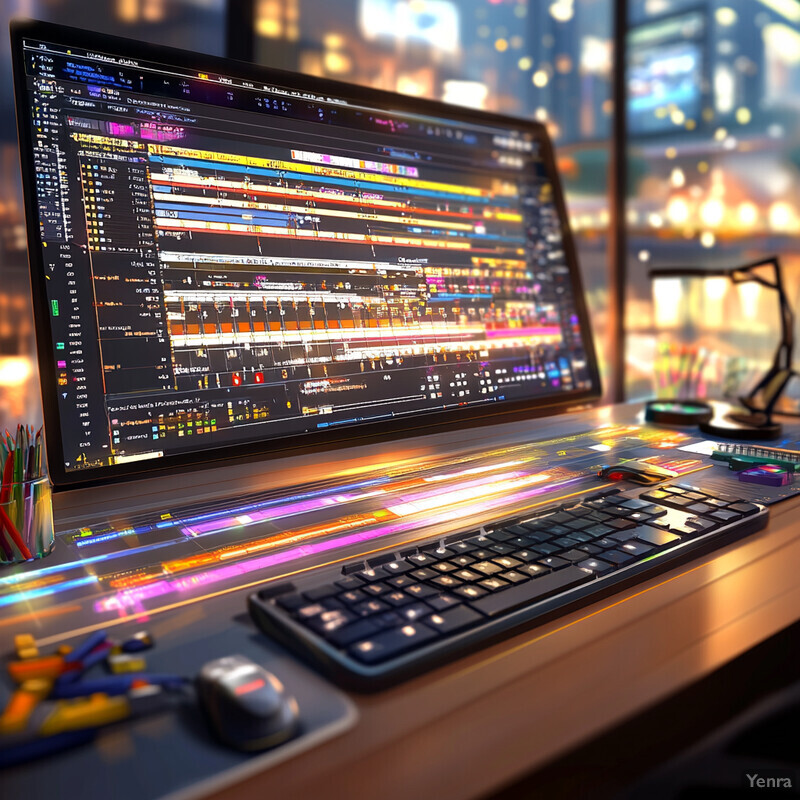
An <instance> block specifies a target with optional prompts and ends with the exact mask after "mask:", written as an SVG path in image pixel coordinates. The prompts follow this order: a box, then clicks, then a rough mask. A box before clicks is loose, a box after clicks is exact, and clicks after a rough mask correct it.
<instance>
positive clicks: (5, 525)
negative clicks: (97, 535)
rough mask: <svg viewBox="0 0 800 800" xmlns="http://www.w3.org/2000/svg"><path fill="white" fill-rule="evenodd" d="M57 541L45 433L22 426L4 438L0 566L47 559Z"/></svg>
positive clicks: (1, 441) (1, 446)
mask: <svg viewBox="0 0 800 800" xmlns="http://www.w3.org/2000/svg"><path fill="white" fill-rule="evenodd" d="M54 542H55V537H54V532H53V502H52V491H51V487H50V481H49V479H48V478H47V476H46V475H45V474H44V471H43V451H42V431H41V429H40V430H39V431H37V432H34V429H33V428H32V427H28V426H24V427H23V426H22V425H20V426H19V427H18V428H17V433H16V436H12V435H11V434H10V433H9V432H8V431H6V432H5V435H3V436H0V564H15V563H17V562H19V561H28V560H29V559H32V558H41V557H42V556H46V555H47V554H48V553H49V552H50V551H51V550H52V549H53V544H54Z"/></svg>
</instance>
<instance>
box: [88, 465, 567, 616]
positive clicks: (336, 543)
mask: <svg viewBox="0 0 800 800" xmlns="http://www.w3.org/2000/svg"><path fill="white" fill-rule="evenodd" d="M581 477H582V476H574V477H571V478H567V479H566V480H563V481H559V482H558V483H556V484H553V483H548V484H547V486H538V487H535V488H527V489H523V490H522V491H520V492H518V493H516V494H515V495H514V496H513V497H509V496H507V495H504V496H503V497H495V498H492V499H491V500H488V501H485V502H483V503H478V504H475V505H473V506H471V507H469V508H459V509H448V510H446V511H443V512H442V513H440V514H438V515H435V516H433V517H430V518H429V520H428V521H429V523H430V524H437V523H443V522H449V521H452V520H454V519H458V518H460V517H464V516H465V515H467V514H472V513H476V514H478V513H482V512H489V511H492V510H494V509H496V508H497V507H499V506H506V505H509V504H511V503H512V502H513V503H519V502H521V501H524V500H527V499H530V498H533V497H537V496H539V495H542V494H545V493H546V492H549V491H551V490H553V489H554V488H558V489H563V488H565V487H567V486H569V485H571V484H573V483H576V482H577V481H579V480H581ZM418 528H419V521H418V520H411V519H409V520H406V521H401V522H392V523H391V524H388V525H384V526H381V527H380V528H377V529H371V530H364V531H359V532H357V533H351V534H349V535H345V536H339V537H336V538H335V539H327V540H322V541H314V542H308V543H306V544H303V545H300V546H298V547H295V548H292V549H290V550H283V551H280V552H277V553H270V554H268V555H265V556H261V557H259V558H254V559H250V560H247V561H241V562H237V563H235V564H228V565H225V566H221V567H216V568H214V569H209V570H205V571H203V572H200V573H198V574H195V575H191V576H187V577H186V578H178V579H173V580H160V581H157V582H154V583H150V584H148V585H145V586H137V587H132V588H130V589H123V590H122V591H120V592H117V593H116V594H115V595H112V596H110V597H105V598H103V599H101V600H98V601H97V602H96V603H95V605H94V608H95V611H97V612H98V613H107V612H110V611H116V612H118V613H121V614H127V613H129V612H130V611H131V610H139V609H140V604H141V603H142V602H143V601H145V600H149V599H152V598H154V597H161V596H164V595H165V594H171V593H173V592H187V591H191V590H193V589H197V588H200V587H204V586H209V585H211V584H215V583H218V582H220V581H224V580H228V579H232V578H236V577H242V576H245V575H248V574H250V573H252V572H255V571H258V570H264V569H267V568H269V567H274V566H277V565H280V564H285V563H288V562H291V561H296V560H297V559H301V558H305V557H308V556H312V555H318V554H320V553H325V552H328V551H331V550H338V549H341V548H344V547H348V546H350V545H354V544H363V543H365V542H371V541H373V540H375V539H377V538H380V537H384V536H389V535H392V534H398V533H403V532H408V531H412V530H415V529H418ZM209 555H213V554H209ZM218 557H219V556H218Z"/></svg>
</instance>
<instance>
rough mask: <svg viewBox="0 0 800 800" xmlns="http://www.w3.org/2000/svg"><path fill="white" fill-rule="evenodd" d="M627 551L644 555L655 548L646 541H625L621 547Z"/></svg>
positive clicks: (636, 554)
mask: <svg viewBox="0 0 800 800" xmlns="http://www.w3.org/2000/svg"><path fill="white" fill-rule="evenodd" d="M621 549H622V550H624V551H625V552H626V553H632V554H633V555H635V556H643V555H645V554H646V553H649V552H650V551H651V550H652V549H653V548H652V546H651V545H649V544H645V543H644V542H625V544H623V545H622V547H621Z"/></svg>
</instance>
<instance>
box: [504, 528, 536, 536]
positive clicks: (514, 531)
mask: <svg viewBox="0 0 800 800" xmlns="http://www.w3.org/2000/svg"><path fill="white" fill-rule="evenodd" d="M503 530H505V531H507V532H508V533H510V534H511V535H512V536H527V535H528V531H529V530H530V529H529V528H528V527H527V526H526V525H509V526H507V527H505V528H503Z"/></svg>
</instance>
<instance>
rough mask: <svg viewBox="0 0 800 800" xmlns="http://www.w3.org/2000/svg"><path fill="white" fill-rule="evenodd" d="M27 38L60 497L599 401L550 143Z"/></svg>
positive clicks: (95, 45)
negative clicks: (71, 489) (116, 482)
mask: <svg viewBox="0 0 800 800" xmlns="http://www.w3.org/2000/svg"><path fill="white" fill-rule="evenodd" d="M12 39H13V54H14V68H15V87H16V101H17V109H18V122H19V136H20V146H21V156H22V169H23V179H24V191H25V200H26V212H27V222H28V237H29V250H30V263H31V275H32V287H33V294H34V303H35V316H36V329H37V342H38V352H39V361H40V372H41V383H42V394H43V406H44V417H45V428H46V440H47V448H48V458H49V466H50V473H51V476H52V479H53V481H54V483H55V484H56V485H57V487H68V486H75V485H81V484H83V485H85V484H87V483H89V482H96V481H98V480H103V481H106V480H113V479H117V478H122V477H126V476H142V475H148V474H152V473H153V472H154V471H157V470H175V469H183V468H186V467H187V466H188V465H190V464H196V463H200V462H210V461H218V460H220V459H223V458H233V457H237V456H238V457H241V456H244V455H249V454H250V453H254V452H265V451H271V452H275V451H276V450H285V449H286V448H289V447H296V446H298V445H310V446H318V445H321V444H324V443H328V444H329V443H331V442H333V441H338V442H341V441H344V440H346V439H352V438H353V437H355V436H358V437H359V439H360V437H361V436H362V434H363V435H365V436H372V435H381V436H383V435H397V434H398V433H400V432H402V431H407V430H408V429H409V428H410V427H416V428H418V427H419V426H420V425H423V426H428V425H438V424H442V423H445V422H448V421H450V422H453V421H457V422H466V421H467V420H472V419H474V418H475V417H476V416H480V415H490V414H496V413H498V412H500V411H520V410H522V409H532V408H539V407H542V406H545V405H548V406H553V407H554V408H557V407H564V406H565V405H566V404H568V403H573V404H574V403H575V402H576V401H579V400H584V399H590V398H593V397H596V396H597V395H598V393H599V379H598V375H597V368H596V363H595V356H594V350H593V345H592V339H591V334H590V329H589V325H588V321H587V315H586V309H585V306H584V300H583V294H582V289H581V283H580V277H579V274H578V269H577V266H576V261H575V254H574V248H573V244H572V240H571V237H570V232H569V226H568V223H567V215H566V212H565V208H564V202H563V199H562V195H561V189H560V185H559V180H558V175H557V172H556V166H555V161H554V157H553V152H552V149H551V145H550V142H549V140H548V137H547V133H546V131H545V128H544V127H543V126H541V125H539V124H537V123H535V122H531V121H526V120H519V119H511V118H507V117H502V116H498V115H494V114H488V113H483V112H478V111H472V110H466V109H463V108H457V107H452V106H447V105H444V104H441V103H436V102H431V101H426V100H420V99H417V98H408V97H403V96H400V95H395V94H391V93H386V92H380V91H376V90H372V89H366V88H362V87H356V86H350V85H347V84H343V83H337V82H332V81H328V80H322V79H318V78H313V77H309V76H306V75H297V74H293V73H289V72H282V71H276V70H271V69H264V68H261V67H256V66H253V65H248V64H244V63H240V62H235V61H230V60H225V59H219V58H212V57H208V56H201V55H198V54H195V53H188V52H183V51H179V50H173V49H168V48H161V47H151V46H148V45H143V44H141V43H138V42H132V41H128V40H125V39H119V38H114V37H106V36H100V35H97V34H94V33H88V32H85V31H78V30H74V29H69V28H64V27H61V26H54V25H48V24H44V23H38V22H22V23H15V24H14V25H12Z"/></svg>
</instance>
